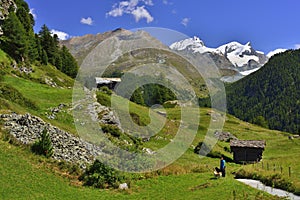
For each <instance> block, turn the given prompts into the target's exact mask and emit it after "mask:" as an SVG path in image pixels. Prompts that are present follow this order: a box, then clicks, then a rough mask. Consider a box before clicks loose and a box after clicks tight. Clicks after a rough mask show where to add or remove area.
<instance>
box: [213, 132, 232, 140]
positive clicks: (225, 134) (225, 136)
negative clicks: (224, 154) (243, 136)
mask: <svg viewBox="0 0 300 200" xmlns="http://www.w3.org/2000/svg"><path fill="white" fill-rule="evenodd" d="M215 136H216V138H218V140H220V141H224V142H229V141H230V140H237V137H235V136H234V135H232V134H231V133H229V132H221V131H216V132H215Z"/></svg>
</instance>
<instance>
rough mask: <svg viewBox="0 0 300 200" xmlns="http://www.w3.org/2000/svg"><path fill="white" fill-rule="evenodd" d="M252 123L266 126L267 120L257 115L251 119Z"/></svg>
mask: <svg viewBox="0 0 300 200" xmlns="http://www.w3.org/2000/svg"><path fill="white" fill-rule="evenodd" d="M252 123H253V124H256V125H258V126H261V127H264V128H268V122H267V120H266V119H265V118H264V117H263V116H257V117H255V118H254V119H253V121H252Z"/></svg>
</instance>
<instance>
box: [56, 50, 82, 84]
mask: <svg viewBox="0 0 300 200" xmlns="http://www.w3.org/2000/svg"><path fill="white" fill-rule="evenodd" d="M60 55H61V59H62V70H61V71H62V72H63V73H65V74H67V75H68V76H70V77H72V78H75V77H76V75H77V72H78V64H77V62H76V60H75V58H74V57H73V56H72V54H71V53H70V52H69V50H68V48H67V47H65V46H63V47H62V50H61V53H60Z"/></svg>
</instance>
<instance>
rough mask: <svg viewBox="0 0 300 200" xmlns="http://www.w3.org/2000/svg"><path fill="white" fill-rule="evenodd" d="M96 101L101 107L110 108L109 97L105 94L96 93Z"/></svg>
mask: <svg viewBox="0 0 300 200" xmlns="http://www.w3.org/2000/svg"><path fill="white" fill-rule="evenodd" d="M97 101H98V103H100V104H101V105H103V106H106V107H110V106H111V101H110V96H108V95H107V94H104V93H102V92H97Z"/></svg>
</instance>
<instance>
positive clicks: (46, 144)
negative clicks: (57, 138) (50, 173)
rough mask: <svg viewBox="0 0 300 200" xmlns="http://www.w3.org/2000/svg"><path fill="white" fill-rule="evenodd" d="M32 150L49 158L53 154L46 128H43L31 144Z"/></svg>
mask: <svg viewBox="0 0 300 200" xmlns="http://www.w3.org/2000/svg"><path fill="white" fill-rule="evenodd" d="M31 150H32V152H34V153H36V154H38V155H44V156H46V158H50V157H51V156H52V155H53V147H52V141H51V138H50V136H49V134H48V131H47V129H44V130H43V132H42V135H41V138H40V139H39V140H38V141H36V142H35V143H34V144H33V145H32V146H31Z"/></svg>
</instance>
